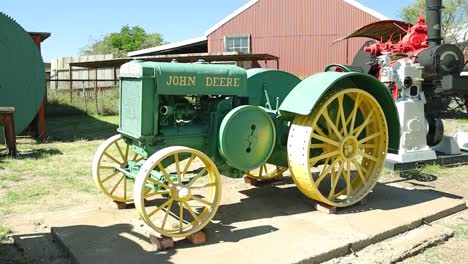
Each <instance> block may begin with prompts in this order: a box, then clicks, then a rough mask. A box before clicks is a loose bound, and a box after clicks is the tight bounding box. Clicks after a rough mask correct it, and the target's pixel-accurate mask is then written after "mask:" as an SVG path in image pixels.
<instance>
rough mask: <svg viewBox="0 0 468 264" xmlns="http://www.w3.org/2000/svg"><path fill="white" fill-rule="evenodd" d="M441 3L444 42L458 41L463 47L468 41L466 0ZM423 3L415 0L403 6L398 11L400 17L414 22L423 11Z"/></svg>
mask: <svg viewBox="0 0 468 264" xmlns="http://www.w3.org/2000/svg"><path fill="white" fill-rule="evenodd" d="M442 3H443V6H444V9H443V10H442V37H444V39H445V42H446V43H458V44H459V45H460V46H461V48H462V49H463V48H465V47H466V42H467V41H468V30H467V28H468V16H467V14H468V1H467V0H443V1H442ZM425 4H426V1H425V0H416V1H415V2H414V3H413V4H411V5H409V6H406V7H403V8H402V9H401V11H400V16H401V18H402V19H403V20H404V21H406V22H409V23H413V24H414V23H415V22H416V20H417V18H418V17H419V15H420V14H421V12H425V8H426V7H425Z"/></svg>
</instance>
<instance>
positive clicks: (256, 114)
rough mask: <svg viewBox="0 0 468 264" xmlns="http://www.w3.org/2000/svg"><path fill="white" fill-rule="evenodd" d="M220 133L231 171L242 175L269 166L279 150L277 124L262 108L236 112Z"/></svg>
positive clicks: (226, 121)
mask: <svg viewBox="0 0 468 264" xmlns="http://www.w3.org/2000/svg"><path fill="white" fill-rule="evenodd" d="M219 130H220V132H219V151H220V153H221V155H222V156H223V158H224V159H225V160H226V162H227V163H228V164H229V165H230V166H231V167H234V168H236V169H239V170H242V171H248V170H252V169H255V168H258V167H259V166H260V165H262V164H263V163H265V162H266V161H267V160H268V158H269V157H270V155H271V153H272V152H273V149H274V147H275V141H276V130H275V127H274V123H273V121H272V119H271V117H270V116H269V115H268V114H267V113H266V112H265V111H264V110H263V109H262V108H260V107H258V106H253V105H243V106H239V107H236V108H234V109H233V110H231V111H230V112H229V113H228V114H227V115H226V117H224V119H223V122H222V123H221V127H220V129H219Z"/></svg>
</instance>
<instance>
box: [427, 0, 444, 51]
mask: <svg viewBox="0 0 468 264" xmlns="http://www.w3.org/2000/svg"><path fill="white" fill-rule="evenodd" d="M442 8H443V6H442V0H426V23H427V41H428V42H429V48H432V47H435V46H439V45H440V44H441V43H442V40H443V38H442Z"/></svg>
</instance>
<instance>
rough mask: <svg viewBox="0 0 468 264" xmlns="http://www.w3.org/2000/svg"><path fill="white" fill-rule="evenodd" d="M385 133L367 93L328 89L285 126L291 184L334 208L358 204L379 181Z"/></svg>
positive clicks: (382, 120) (381, 116)
mask: <svg viewBox="0 0 468 264" xmlns="http://www.w3.org/2000/svg"><path fill="white" fill-rule="evenodd" d="M387 131H388V130H387V123H386V119H385V114H384V112H383V111H382V108H381V107H380V105H379V103H378V102H377V101H376V100H375V98H374V97H373V96H372V95H370V94H369V93H367V92H366V91H363V90H360V89H353V88H349V89H342V90H333V91H331V92H330V93H328V94H327V95H326V96H325V97H324V98H322V99H321V101H320V102H319V103H318V104H317V105H316V106H315V107H314V109H313V110H312V113H311V114H309V115H307V116H302V115H298V116H296V117H295V119H294V121H293V124H292V125H291V130H290V132H289V137H288V162H289V168H290V170H291V175H292V177H293V179H294V181H295V183H296V185H297V187H298V188H299V189H300V190H301V191H302V192H303V193H304V194H305V195H306V196H308V197H310V198H312V199H315V200H318V201H321V202H323V203H326V204H329V205H331V206H335V207H345V206H349V205H352V204H355V203H357V202H359V201H360V200H361V199H362V198H364V197H365V196H366V195H367V194H368V193H369V191H370V190H372V188H373V187H374V185H375V184H376V183H377V180H378V179H379V176H380V172H381V170H382V167H383V163H384V160H385V155H386V153H387V147H388V132H387Z"/></svg>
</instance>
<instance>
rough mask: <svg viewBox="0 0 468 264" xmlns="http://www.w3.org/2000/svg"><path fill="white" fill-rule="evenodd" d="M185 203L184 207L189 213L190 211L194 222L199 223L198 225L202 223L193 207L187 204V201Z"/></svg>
mask: <svg viewBox="0 0 468 264" xmlns="http://www.w3.org/2000/svg"><path fill="white" fill-rule="evenodd" d="M183 203H184V205H185V208H187V211H189V213H190V214H191V215H192V217H193V220H194V221H195V222H197V223H198V222H200V218H199V217H198V216H197V214H196V213H195V212H194V211H193V209H192V207H191V206H190V205H189V204H188V203H187V202H185V201H184V202H183Z"/></svg>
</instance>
